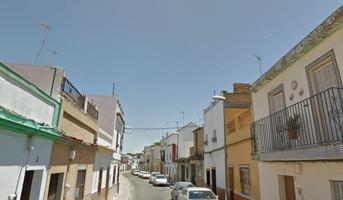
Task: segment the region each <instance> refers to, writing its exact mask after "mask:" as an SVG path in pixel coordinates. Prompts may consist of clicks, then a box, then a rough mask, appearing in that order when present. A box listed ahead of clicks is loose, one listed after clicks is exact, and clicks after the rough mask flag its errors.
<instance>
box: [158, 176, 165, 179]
mask: <svg viewBox="0 0 343 200" xmlns="http://www.w3.org/2000/svg"><path fill="white" fill-rule="evenodd" d="M162 178H166V177H165V176H163V175H157V176H156V179H162Z"/></svg>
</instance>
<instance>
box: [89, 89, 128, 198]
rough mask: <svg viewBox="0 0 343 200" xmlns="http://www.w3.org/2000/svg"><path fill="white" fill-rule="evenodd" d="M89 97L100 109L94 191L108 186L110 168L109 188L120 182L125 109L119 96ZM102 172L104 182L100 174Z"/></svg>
mask: <svg viewBox="0 0 343 200" xmlns="http://www.w3.org/2000/svg"><path fill="white" fill-rule="evenodd" d="M87 98H88V99H89V100H90V101H91V102H93V103H94V104H95V105H96V106H97V110H98V111H99V119H98V124H99V131H98V137H97V145H99V146H101V147H100V148H99V149H98V150H97V152H96V154H95V163H94V172H93V186H92V193H96V192H99V184H101V187H100V188H101V190H102V189H104V188H105V187H106V175H107V171H108V170H109V180H110V181H109V188H111V187H112V186H114V185H118V183H119V180H118V179H119V173H120V162H121V149H122V147H121V145H122V139H123V132H124V123H125V122H124V120H123V119H122V118H123V111H122V110H121V107H120V105H119V102H118V98H117V96H100V95H88V96H87ZM100 173H102V179H101V180H102V182H101V183H99V176H100Z"/></svg>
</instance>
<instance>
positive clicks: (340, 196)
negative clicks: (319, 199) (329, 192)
mask: <svg viewBox="0 0 343 200" xmlns="http://www.w3.org/2000/svg"><path fill="white" fill-rule="evenodd" d="M332 186H333V193H334V194H333V196H334V200H343V181H332Z"/></svg>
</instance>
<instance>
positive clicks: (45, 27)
mask: <svg viewBox="0 0 343 200" xmlns="http://www.w3.org/2000/svg"><path fill="white" fill-rule="evenodd" d="M41 26H42V27H43V28H44V29H45V34H44V38H43V40H42V43H41V45H40V47H39V50H38V53H37V56H36V58H35V61H34V64H37V61H38V58H39V56H40V53H41V51H42V49H43V47H44V45H45V43H46V39H47V38H48V34H49V32H50V30H51V26H50V25H49V24H45V23H43V24H41ZM48 51H50V52H51V53H53V54H54V55H56V54H57V51H53V50H50V49H48Z"/></svg>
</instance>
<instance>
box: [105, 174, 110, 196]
mask: <svg viewBox="0 0 343 200" xmlns="http://www.w3.org/2000/svg"><path fill="white" fill-rule="evenodd" d="M110 170H111V168H110V167H107V174H106V189H105V200H107V199H108V192H109V189H110Z"/></svg>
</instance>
